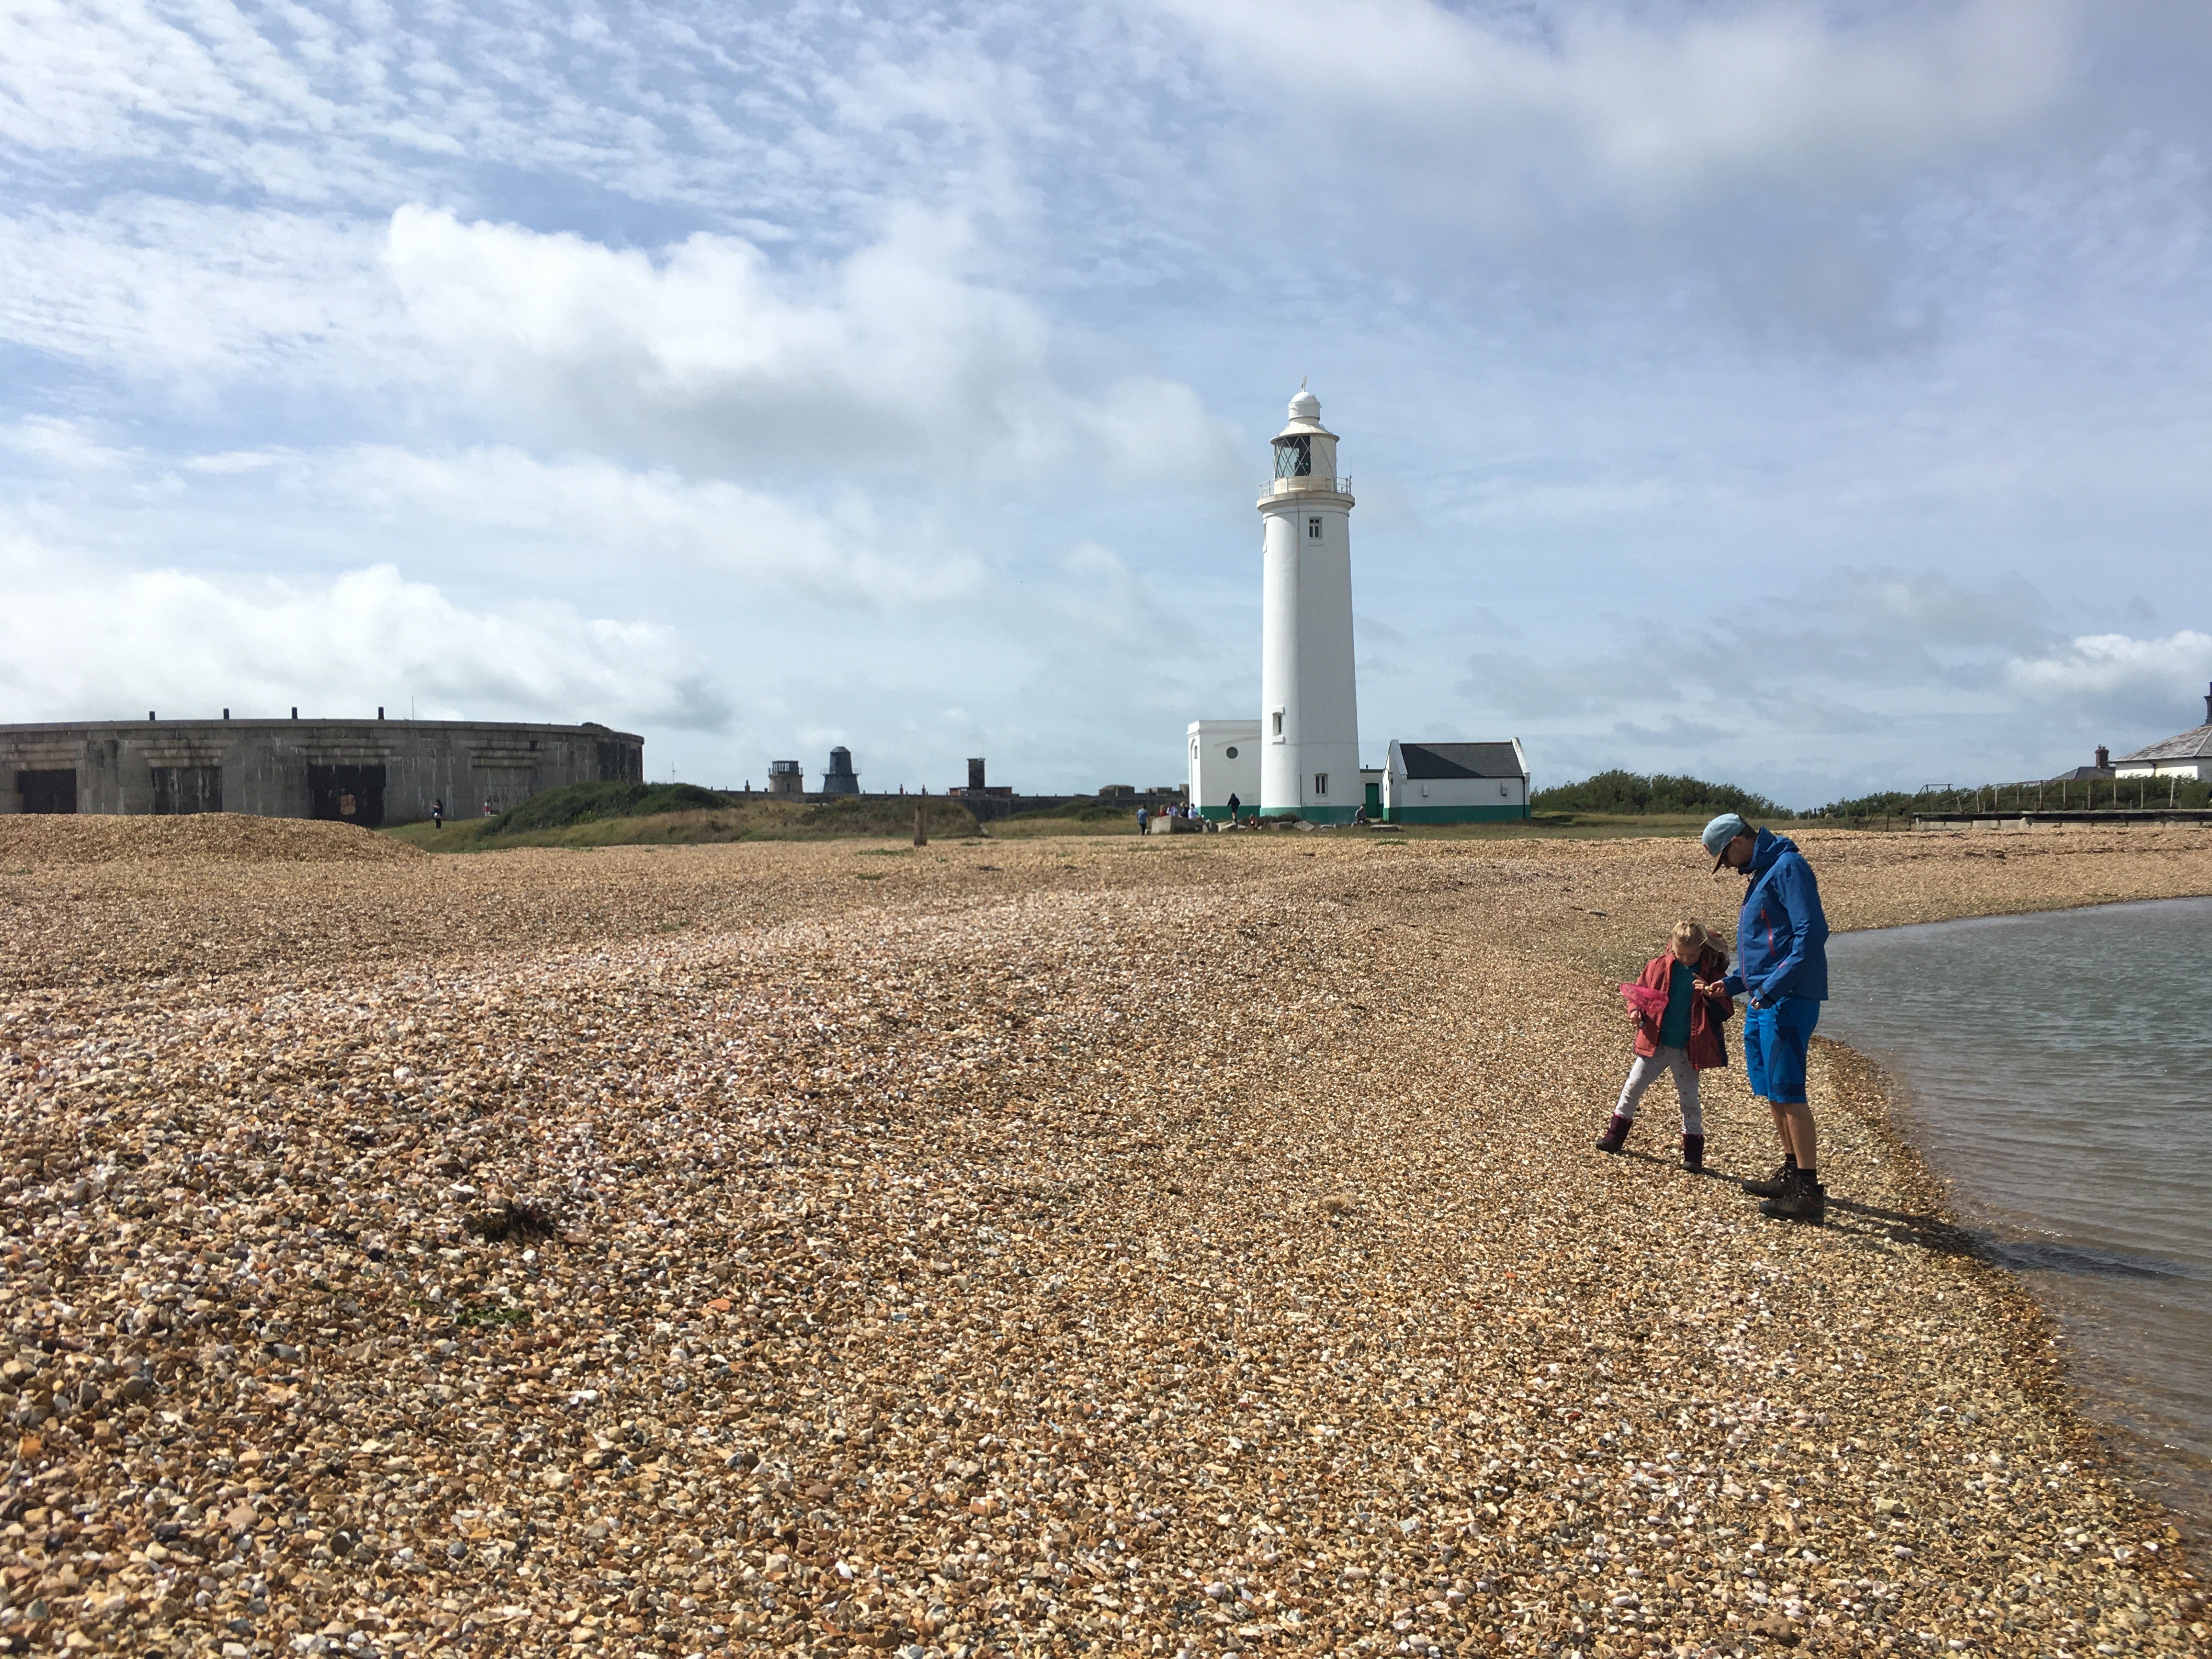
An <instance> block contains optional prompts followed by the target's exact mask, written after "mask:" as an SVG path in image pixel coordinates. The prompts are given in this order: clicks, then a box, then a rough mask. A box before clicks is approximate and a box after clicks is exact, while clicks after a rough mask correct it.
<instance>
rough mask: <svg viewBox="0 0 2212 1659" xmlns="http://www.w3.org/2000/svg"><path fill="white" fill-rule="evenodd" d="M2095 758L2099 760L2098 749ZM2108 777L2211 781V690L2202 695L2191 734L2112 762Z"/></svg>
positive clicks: (2152, 745) (2157, 744)
mask: <svg viewBox="0 0 2212 1659" xmlns="http://www.w3.org/2000/svg"><path fill="white" fill-rule="evenodd" d="M2097 758H2098V759H2099V760H2100V761H2101V760H2103V759H2104V758H2105V751H2104V750H2101V749H2100V750H2098V751H2097ZM2112 775H2113V776H2116V777H2123V778H2190V779H2193V780H2196V781H2200V782H2201V781H2203V780H2205V779H2207V778H2212V690H2208V691H2207V692H2206V693H2205V696H2204V724H2203V725H2202V726H2198V727H2197V729H2196V730H2195V731H2193V732H2183V733H2182V734H2181V735H2180V736H2179V737H2177V738H2166V741H2165V742H2163V743H2154V744H2151V745H2150V746H2149V747H2148V748H2146V749H2138V750H2136V751H2135V753H2134V754H2132V755H2123V756H2121V757H2119V759H2118V761H2116V762H2114V763H2112Z"/></svg>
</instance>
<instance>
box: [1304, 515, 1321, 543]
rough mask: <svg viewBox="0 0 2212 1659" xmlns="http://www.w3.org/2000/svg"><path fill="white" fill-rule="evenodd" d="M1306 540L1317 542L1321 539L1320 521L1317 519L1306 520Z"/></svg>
mask: <svg viewBox="0 0 2212 1659" xmlns="http://www.w3.org/2000/svg"><path fill="white" fill-rule="evenodd" d="M1306 539H1307V540H1308V541H1310V542H1317V541H1319V540H1320V539H1321V520H1319V519H1308V520H1306Z"/></svg>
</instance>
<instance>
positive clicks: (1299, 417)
mask: <svg viewBox="0 0 2212 1659" xmlns="http://www.w3.org/2000/svg"><path fill="white" fill-rule="evenodd" d="M1296 433H1309V434H1315V435H1319V436H1322V437H1325V438H1333V437H1334V436H1335V434H1334V433H1333V432H1331V431H1330V430H1329V429H1328V428H1327V427H1325V426H1323V425H1322V423H1321V399H1320V398H1316V397H1315V396H1314V395H1313V393H1312V392H1309V391H1307V390H1306V383H1305V382H1304V380H1300V381H1299V382H1298V395H1297V397H1295V398H1291V423H1290V424H1289V425H1288V426H1286V427H1285V428H1283V429H1282V431H1281V432H1280V433H1279V434H1278V435H1277V436H1278V438H1287V437H1290V436H1291V435H1293V434H1296Z"/></svg>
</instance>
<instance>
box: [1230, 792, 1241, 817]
mask: <svg viewBox="0 0 2212 1659" xmlns="http://www.w3.org/2000/svg"><path fill="white" fill-rule="evenodd" d="M1243 804H1244V803H1243V801H1241V800H1239V799H1237V794H1236V792H1235V791H1234V790H1231V792H1230V795H1229V821H1230V823H1236V822H1237V808H1238V807H1240V806H1242V805H1243Z"/></svg>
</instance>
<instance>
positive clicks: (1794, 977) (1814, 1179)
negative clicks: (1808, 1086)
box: [1699, 812, 1828, 1222]
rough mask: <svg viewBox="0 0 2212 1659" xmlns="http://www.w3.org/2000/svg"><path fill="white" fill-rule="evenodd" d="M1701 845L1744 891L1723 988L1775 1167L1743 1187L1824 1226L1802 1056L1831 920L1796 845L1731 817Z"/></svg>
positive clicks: (1819, 994) (1824, 982)
mask: <svg viewBox="0 0 2212 1659" xmlns="http://www.w3.org/2000/svg"><path fill="white" fill-rule="evenodd" d="M1699 839H1700V840H1701V841H1702V842H1704V844H1705V851H1707V852H1708V853H1711V854H1712V855H1713V868H1714V869H1715V870H1718V869H1719V868H1720V867H1721V866H1723V865H1724V864H1725V865H1727V866H1729V868H1730V869H1732V870H1741V872H1743V874H1744V878H1745V879H1746V880H1747V881H1748V882H1749V883H1750V886H1749V887H1748V888H1747V889H1746V890H1745V892H1744V896H1743V913H1742V915H1740V916H1739V917H1738V918H1737V919H1736V927H1735V970H1734V971H1733V972H1731V973H1730V974H1729V976H1728V980H1727V981H1726V983H1727V987H1728V989H1729V993H1730V994H1739V995H1747V996H1748V998H1749V999H1750V1002H1749V1006H1748V1007H1747V1009H1746V1011H1745V1013H1744V1017H1743V1066H1744V1071H1745V1073H1747V1075H1748V1077H1749V1079H1750V1081H1751V1091H1752V1093H1753V1094H1755V1095H1757V1096H1758V1097H1759V1098H1760V1099H1761V1100H1764V1101H1765V1103H1767V1106H1768V1108H1769V1109H1771V1111H1772V1112H1773V1114H1774V1132H1775V1133H1777V1134H1778V1135H1779V1136H1780V1137H1781V1138H1782V1167H1781V1169H1780V1170H1777V1171H1776V1172H1775V1176H1774V1178H1773V1179H1772V1180H1771V1181H1747V1182H1744V1183H1743V1189H1744V1191H1746V1192H1747V1193H1750V1194H1753V1195H1755V1196H1757V1197H1759V1198H1763V1199H1764V1200H1765V1203H1763V1204H1761V1205H1760V1206H1759V1212H1760V1213H1761V1214H1762V1215H1770V1216H1775V1217H1778V1218H1782V1219H1784V1220H1789V1221H1812V1222H1819V1221H1822V1220H1825V1219H1826V1217H1827V1196H1828V1195H1827V1193H1826V1190H1825V1189H1823V1188H1822V1187H1821V1185H1820V1149H1819V1145H1818V1143H1817V1141H1816V1139H1815V1138H1814V1129H1813V1109H1812V1107H1811V1106H1810V1105H1808V1103H1807V1102H1806V1099H1805V1050H1806V1047H1807V1045H1808V1042H1810V1041H1811V1038H1812V1036H1813V1027H1814V1025H1816V1024H1819V1023H1820V1005H1821V1004H1822V1003H1823V1002H1826V1000H1828V918H1827V916H1826V914H1825V913H1824V912H1823V911H1822V910H1821V908H1820V884H1819V883H1818V882H1816V881H1814V878H1813V866H1811V865H1809V864H1808V863H1806V862H1805V858H1804V855H1803V854H1801V853H1800V852H1799V851H1798V850H1797V846H1796V842H1792V841H1791V840H1790V839H1789V837H1787V836H1778V835H1776V834H1775V833H1774V832H1773V831H1772V830H1771V829H1760V830H1758V831H1756V832H1754V831H1753V829H1752V827H1751V826H1750V825H1749V824H1747V823H1745V822H1744V821H1743V820H1742V819H1741V817H1737V816H1736V815H1735V813H1734V812H1723V813H1722V814H1721V815H1720V816H1719V817H1717V818H1715V819H1714V820H1713V821H1712V822H1711V823H1709V824H1707V825H1706V826H1705V834H1704V835H1703V836H1701V837H1699Z"/></svg>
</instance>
